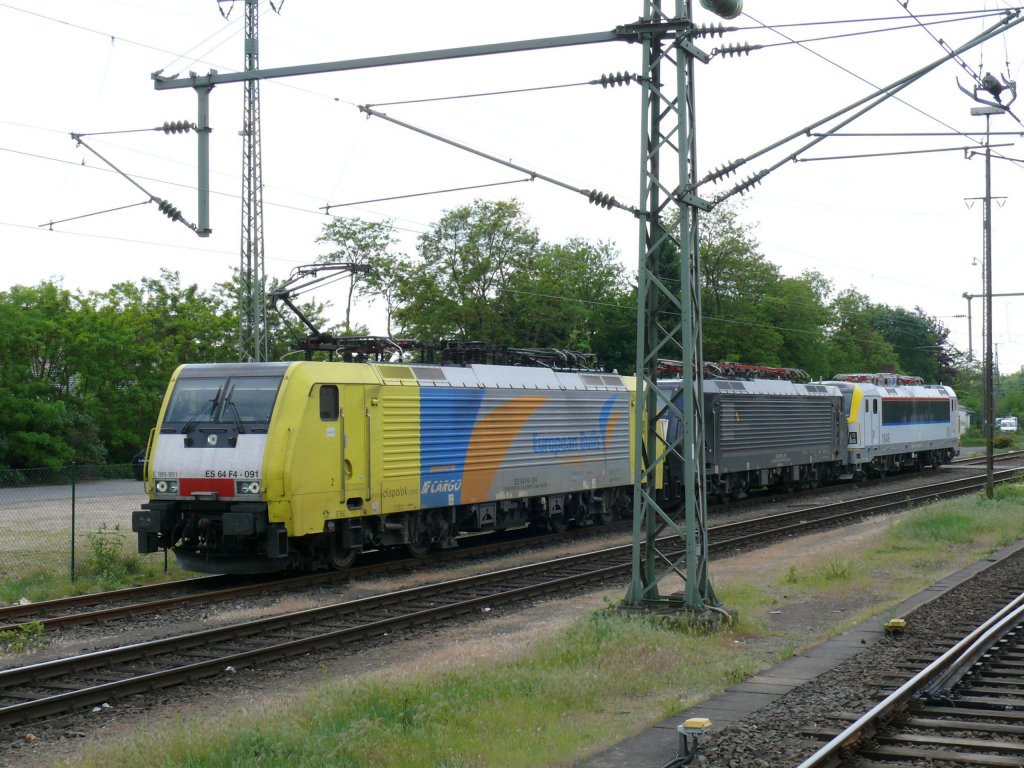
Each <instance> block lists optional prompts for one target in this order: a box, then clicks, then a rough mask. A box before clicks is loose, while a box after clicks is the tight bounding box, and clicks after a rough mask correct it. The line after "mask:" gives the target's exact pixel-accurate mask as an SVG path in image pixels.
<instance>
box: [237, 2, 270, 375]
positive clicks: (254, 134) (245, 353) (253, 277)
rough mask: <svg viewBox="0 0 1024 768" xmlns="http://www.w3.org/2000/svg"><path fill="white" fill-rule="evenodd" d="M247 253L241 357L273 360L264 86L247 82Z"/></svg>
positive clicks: (253, 46)
mask: <svg viewBox="0 0 1024 768" xmlns="http://www.w3.org/2000/svg"><path fill="white" fill-rule="evenodd" d="M259 19H260V14H259V0H245V71H246V72H255V71H257V70H258V69H259V65H260V56H259ZM241 134H242V254H241V260H240V264H239V267H238V279H239V286H238V357H239V359H240V360H242V361H245V360H252V361H254V362H259V361H262V360H266V359H267V357H268V348H267V294H266V282H267V279H266V271H265V269H266V268H265V263H264V258H263V162H262V157H261V152H262V150H261V142H260V82H259V80H257V79H255V78H253V79H252V80H247V81H246V82H245V103H244V107H243V119H242V132H241Z"/></svg>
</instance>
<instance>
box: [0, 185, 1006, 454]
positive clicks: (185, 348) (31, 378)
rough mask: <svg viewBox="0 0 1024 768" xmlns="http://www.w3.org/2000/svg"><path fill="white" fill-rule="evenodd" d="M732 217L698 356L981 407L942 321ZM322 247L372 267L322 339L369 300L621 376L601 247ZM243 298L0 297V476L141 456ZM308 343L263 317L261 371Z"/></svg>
mask: <svg viewBox="0 0 1024 768" xmlns="http://www.w3.org/2000/svg"><path fill="white" fill-rule="evenodd" d="M740 213H741V209H739V208H736V207H734V206H731V205H720V206H718V207H716V208H714V209H713V210H712V211H711V212H710V213H707V214H702V215H701V217H700V222H699V224H700V226H699V241H700V258H701V262H700V276H701V290H702V305H703V312H704V323H703V328H704V358H705V360H709V361H732V362H740V363H752V364H763V365H771V366H787V367H795V368H802V369H804V370H805V371H807V372H809V373H810V374H811V375H812V376H814V377H818V378H831V376H832V375H833V374H835V373H840V372H877V371H884V370H887V369H893V370H896V371H898V372H900V373H904V374H911V375H917V376H921V377H923V378H924V379H925V380H926V381H928V382H945V383H952V385H953V386H954V387H956V388H957V390H958V393H959V394H960V397H961V400H962V401H963V402H964V403H965V404H967V405H968V406H969V407H970V406H972V404H974V407H977V405H978V403H979V402H980V394H979V393H980V383H979V382H980V368H979V366H978V364H977V362H976V361H973V360H967V359H966V358H965V356H964V355H963V354H961V353H960V352H959V351H958V350H956V349H955V348H954V347H953V346H952V345H951V344H950V342H949V330H948V329H947V328H945V326H944V325H943V324H942V323H941V322H940V321H939V320H938V319H936V318H935V317H933V316H930V315H928V314H927V313H926V312H925V310H924V309H922V308H921V307H914V309H912V310H910V309H906V308H903V307H890V306H887V305H884V304H878V303H875V302H873V301H871V299H870V298H869V297H868V296H866V295H864V294H862V293H860V292H858V291H856V290H854V289H852V288H843V289H840V290H838V291H837V290H836V289H835V286H833V284H832V283H831V282H829V280H827V279H826V278H825V277H824V276H822V275H821V274H820V273H818V272H814V271H807V272H804V273H802V274H800V275H797V276H795V277H793V276H786V275H783V274H782V272H781V270H780V269H779V268H778V267H777V266H776V265H774V264H772V263H771V262H770V261H768V260H767V259H766V258H765V256H764V254H763V253H762V252H761V248H760V244H759V243H758V241H757V238H756V237H755V234H754V229H753V227H751V226H749V225H747V224H745V223H743V221H742V220H741V216H740ZM672 224H673V223H672V222H667V223H666V226H668V227H671V226H672ZM317 242H318V243H320V244H325V245H328V246H329V247H330V248H331V250H330V251H329V252H328V253H326V254H323V255H321V256H320V257H318V259H317V262H318V263H322V264H332V263H338V262H351V263H354V264H358V265H365V266H366V267H367V271H365V272H360V273H359V274H357V275H354V276H353V277H352V279H350V280H349V281H348V283H343V284H340V285H342V286H343V287H342V293H341V294H340V295H341V301H342V302H343V305H344V310H345V311H344V320H343V321H342V322H341V323H338V324H337V325H335V326H329V325H328V321H327V319H326V317H327V312H328V309H329V306H330V304H329V303H328V302H326V301H325V302H323V303H318V302H307V303H304V304H302V305H301V309H302V311H303V313H304V314H305V315H306V316H307V317H309V318H310V319H311V320H312V321H313V323H314V325H316V326H317V327H318V328H319V329H321V330H323V331H325V332H327V333H331V334H335V335H340V334H342V333H356V334H365V333H367V332H368V329H367V324H366V323H365V322H362V320H363V319H362V318H359V317H358V316H357V312H356V307H357V305H356V304H355V302H354V300H355V299H356V298H363V299H367V300H371V301H382V302H384V305H385V308H386V311H387V331H386V332H387V334H388V335H392V334H394V335H395V336H405V337H412V338H415V339H418V340H421V341H424V342H442V341H479V342H483V343H485V344H486V345H489V346H492V347H495V348H500V347H553V348H562V349H570V350H574V351H579V352H591V353H594V354H595V355H596V357H597V359H598V360H599V361H600V362H601V363H603V365H604V366H605V368H607V369H615V370H618V371H619V372H621V373H624V374H629V373H632V371H633V367H634V364H635V358H636V348H635V337H636V306H637V286H636V280H635V275H634V274H632V273H631V272H630V271H628V270H627V269H626V268H625V267H624V266H623V259H622V258H621V255H620V254H619V253H618V251H617V250H616V248H615V247H614V246H613V245H611V244H610V243H603V242H592V241H589V240H587V239H585V238H584V237H579V236H577V237H571V238H569V239H568V240H566V241H565V242H557V243H556V242H547V241H545V240H543V239H542V238H541V236H540V234H539V232H538V231H537V229H536V228H535V227H534V226H533V224H532V223H531V221H530V219H529V217H528V216H527V213H526V211H525V209H524V208H523V206H522V204H521V203H520V202H519V201H517V200H507V201H496V202H495V201H485V200H476V201H473V202H472V203H469V204H467V205H463V206H460V207H457V208H454V209H452V210H449V211H445V212H443V214H442V215H441V216H440V218H439V219H438V220H437V221H436V222H435V223H434V224H433V225H431V226H430V228H429V229H428V230H427V231H426V232H424V233H423V234H422V235H420V237H419V239H418V242H417V244H416V250H415V253H414V254H411V255H407V254H403V253H400V252H399V250H398V246H397V244H398V237H397V236H396V231H395V228H394V224H393V223H392V222H391V221H387V220H385V221H380V222H372V221H364V220H362V219H341V218H335V219H332V220H331V221H330V222H329V223H328V224H327V225H325V227H324V230H323V232H322V234H321V236H320V237H319V238H317ZM666 243H667V244H666V246H665V249H664V253H662V254H660V259H661V263H662V272H660V273H659V274H660V275H661V277H662V278H663V279H665V280H670V279H672V275H673V270H675V275H676V276H678V259H679V253H678V250H677V249H676V250H675V251H674V252H673V246H672V243H671V241H670V240H669V241H666ZM673 259H674V260H675V263H674V264H673ZM282 282H283V281H281V280H277V281H272V284H271V288H270V290H271V291H273V290H274V289H275V288H277V287H279V286H280V285H281V284H282ZM238 285H239V275H238V273H237V272H235V273H234V274H232V275H230V276H229V278H228V279H226V280H224V281H223V282H220V283H217V284H215V285H213V286H210V287H208V288H206V289H204V288H201V287H199V286H197V285H183V284H182V283H181V280H180V277H179V276H178V274H177V273H175V272H172V271H169V270H161V271H160V273H159V274H158V275H157V276H155V277H150V278H145V279H143V280H142V281H141V282H139V284H137V285H136V284H134V283H129V282H121V283H115V284H114V285H112V286H111V287H110V288H109V289H107V290H105V291H97V292H91V293H85V294H83V293H79V292H75V291H69V290H67V289H65V288H64V287H63V286H62V285H61V283H60V282H54V281H48V282H43V283H40V284H39V285H36V286H20V285H18V286H13V287H11V288H9V289H8V290H6V291H0V399H2V401H3V402H4V403H5V408H3V409H0V467H15V468H21V467H32V466H55V465H60V464H65V463H68V462H71V461H77V462H80V463H95V462H102V461H121V462H124V461H128V460H129V459H130V458H131V456H132V455H133V454H134V453H135V452H136V451H138V450H139V449H140V448H141V447H142V446H144V445H145V442H146V439H147V435H148V434H149V431H150V429H152V427H153V426H154V423H155V420H156V417H157V413H158V410H159V406H160V402H161V398H162V397H163V394H164V389H165V387H166V386H167V382H168V380H169V378H170V375H171V373H172V372H173V370H174V369H175V367H176V366H178V365H179V364H181V363H185V362H222V361H231V360H236V359H237V355H238V348H237V335H238V327H239V321H238V313H237V308H236V303H237V302H236V296H237V295H238ZM308 335H309V329H308V328H307V327H306V326H305V325H303V324H302V323H301V322H300V320H299V319H298V318H297V317H294V316H293V313H291V312H290V311H289V310H287V309H283V310H282V311H281V312H280V313H276V312H271V313H270V314H269V316H268V320H267V337H268V341H269V347H270V358H271V359H283V358H284V357H285V356H286V355H289V354H294V347H293V344H294V343H295V342H296V341H297V340H300V339H303V338H304V337H306V336H308ZM318 354H322V353H318ZM1021 381H1022V377H1021V375H1020V374H1014V375H1012V376H1009V377H1005V378H1004V379H1002V380H1001V385H1000V392H999V397H1000V400H999V404H998V405H997V409H998V410H1000V411H1006V412H1012V413H1017V414H1018V415H1021V416H1024V394H1022V393H1024V385H1022V383H1021Z"/></svg>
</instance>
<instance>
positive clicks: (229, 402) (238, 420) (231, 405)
mask: <svg viewBox="0 0 1024 768" xmlns="http://www.w3.org/2000/svg"><path fill="white" fill-rule="evenodd" d="M224 402H225V404H226V405H227V406H228V407H229V408H231V415H232V416H234V417H235V428H236V429H237V430H238V434H240V435H242V434H245V427H243V426H242V416H241V415H240V414H239V413H238V406H237V405H235V401H234V400H232V399H231V398H230V396H229V397H228V399H227V400H225V401H224Z"/></svg>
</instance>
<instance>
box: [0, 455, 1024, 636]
mask: <svg viewBox="0 0 1024 768" xmlns="http://www.w3.org/2000/svg"><path fill="white" fill-rule="evenodd" d="M1021 456H1024V451H1017V452H1011V453H1007V454H1000V455H999V456H997V457H996V458H997V459H998V460H1001V461H1010V460H1014V459H1017V458H1019V457H1021ZM979 460H981V461H983V460H984V457H982V458H981V459H977V458H975V459H957V460H956V461H955V462H954V464H960V465H963V464H971V463H974V462H977V461H979ZM878 484H879V483H878V482H877V481H871V482H869V483H866V484H865V487H871V488H874V487H876V486H877V485H878ZM845 487H846V486H837V489H838V490H843V489H844V488H845ZM800 495H801V493H800V492H795V493H792V494H789V495H787V496H786V498H787V499H789V500H790V501H791V502H792V501H795V500H797V499H798V498H799V497H800ZM771 498H772V497H771V496H769V497H754V498H749V499H745V500H743V501H741V502H732V503H730V504H729V505H727V506H726V507H724V508H718V509H725V508H727V509H729V510H730V512H737V511H739V510H741V509H743V508H744V507H746V506H754V505H758V504H763V503H766V502H768V501H770V500H771ZM712 512H715V510H712ZM630 527H631V523H630V522H629V521H624V522H620V523H616V524H612V525H609V526H595V527H589V528H586V529H573V530H570V531H567V532H564V533H543V534H537V533H535V532H533V531H530V530H527V531H524V532H523V534H524V535H521V536H520V535H515V533H513V534H512V535H511V536H509V535H506V536H505V537H503V538H498V537H492V536H488V535H483V536H479V537H474V538H473V539H467V540H464V541H463V543H462V545H461V546H460V547H458V548H457V549H453V550H448V551H445V552H440V553H433V554H432V555H431V556H430V557H429V558H426V559H414V558H399V559H396V558H394V557H389V556H386V555H385V554H384V553H371V554H370V555H369V556H368V557H367V562H366V563H365V564H361V565H358V566H356V567H353V568H349V569H348V570H346V571H344V572H340V573H339V572H334V571H328V572H321V573H315V574H303V575H299V576H290V577H286V578H267V577H252V578H245V577H229V576H207V577H200V578H194V579H183V580H178V581H173V582H163V583H160V584H151V585H146V586H141V587H131V588H127V589H122V590H115V591H111V592H100V593H92V594H85V595H74V596H70V597H64V598H59V599H56V600H47V601H41V602H38V603H27V604H24V605H21V604H15V605H9V606H3V607H0V632H3V631H8V632H9V631H18V630H19V629H22V628H24V627H26V626H27V625H30V624H39V625H41V626H42V627H43V630H44V631H46V632H54V631H60V630H64V629H69V628H71V627H74V626H81V625H101V624H105V623H109V622H113V621H120V620H124V619H128V618H133V617H137V616H145V615H151V614H154V613H160V612H164V611H168V610H175V609H179V608H186V607H191V606H196V605H208V604H213V603H217V602H224V601H228V600H234V599H241V598H247V597H253V596H258V595H270V594H276V593H281V592H288V591H291V590H299V589H305V588H309V587H317V586H329V585H331V584H336V583H340V582H344V581H347V580H349V579H350V578H365V577H369V576H376V575H381V574H386V573H394V572H402V571H408V570H412V569H415V568H419V567H423V566H425V565H426V566H435V565H438V564H445V563H452V562H458V561H461V560H472V559H478V558H482V557H493V556H496V555H500V554H507V553H509V552H514V551H516V550H520V549H522V548H523V547H543V546H548V545H555V544H560V543H565V542H568V541H575V540H578V539H580V538H585V537H588V536H593V535H601V534H607V533H615V532H628V531H629V530H630Z"/></svg>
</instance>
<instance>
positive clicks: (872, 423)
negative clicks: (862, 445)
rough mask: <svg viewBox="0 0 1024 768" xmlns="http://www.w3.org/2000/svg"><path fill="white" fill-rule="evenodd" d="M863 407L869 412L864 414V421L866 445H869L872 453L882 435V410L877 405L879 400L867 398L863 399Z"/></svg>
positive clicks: (876, 448) (875, 449)
mask: <svg viewBox="0 0 1024 768" xmlns="http://www.w3.org/2000/svg"><path fill="white" fill-rule="evenodd" d="M864 405H865V407H866V408H867V407H870V410H869V411H868V412H867V413H865V414H864V421H865V422H866V426H867V428H868V434H867V438H868V442H867V445H869V446H870V447H871V449H872V450H873V451H877V450H878V446H879V443H880V440H881V434H882V409H881V406H880V403H879V398H877V397H869V398H867V399H865V401H864Z"/></svg>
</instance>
